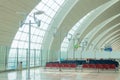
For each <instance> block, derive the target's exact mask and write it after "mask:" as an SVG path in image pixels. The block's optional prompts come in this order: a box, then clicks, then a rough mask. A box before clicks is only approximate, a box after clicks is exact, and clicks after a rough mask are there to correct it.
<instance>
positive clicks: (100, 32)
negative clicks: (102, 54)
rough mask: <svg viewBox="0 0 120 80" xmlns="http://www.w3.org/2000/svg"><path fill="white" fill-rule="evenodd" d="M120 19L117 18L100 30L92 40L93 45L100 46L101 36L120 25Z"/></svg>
mask: <svg viewBox="0 0 120 80" xmlns="http://www.w3.org/2000/svg"><path fill="white" fill-rule="evenodd" d="M119 19H120V17H117V18H116V19H114V20H113V21H112V22H110V23H108V24H107V25H105V26H104V27H103V28H102V29H100V30H99V31H98V32H97V34H95V36H94V40H92V43H94V46H95V47H96V46H97V45H98V42H99V41H101V40H100V38H99V35H100V34H102V33H103V32H105V31H106V30H108V29H110V28H111V26H114V25H116V24H118V23H119ZM103 35H104V34H103Z"/></svg>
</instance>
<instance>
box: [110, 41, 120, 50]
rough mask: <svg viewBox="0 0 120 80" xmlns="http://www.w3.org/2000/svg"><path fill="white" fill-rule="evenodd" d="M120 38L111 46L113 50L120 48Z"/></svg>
mask: <svg viewBox="0 0 120 80" xmlns="http://www.w3.org/2000/svg"><path fill="white" fill-rule="evenodd" d="M119 43H120V40H117V41H115V42H114V43H113V44H112V45H111V46H112V49H113V51H119V50H120V44H119Z"/></svg>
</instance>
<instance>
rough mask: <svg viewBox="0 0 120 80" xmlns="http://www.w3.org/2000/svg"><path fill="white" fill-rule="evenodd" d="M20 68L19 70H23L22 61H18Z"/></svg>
mask: <svg viewBox="0 0 120 80" xmlns="http://www.w3.org/2000/svg"><path fill="white" fill-rule="evenodd" d="M18 70H19V71H21V70H22V61H21V62H19V63H18Z"/></svg>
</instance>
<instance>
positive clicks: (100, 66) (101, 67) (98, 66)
mask: <svg viewBox="0 0 120 80" xmlns="http://www.w3.org/2000/svg"><path fill="white" fill-rule="evenodd" d="M96 68H98V69H104V66H103V64H96Z"/></svg>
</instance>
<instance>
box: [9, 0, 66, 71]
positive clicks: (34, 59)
mask: <svg viewBox="0 0 120 80" xmlns="http://www.w3.org/2000/svg"><path fill="white" fill-rule="evenodd" d="M63 3H64V0H41V2H40V3H39V4H38V5H37V6H36V7H35V8H34V9H33V10H32V11H31V13H29V15H28V16H27V18H26V20H25V22H26V23H28V22H29V20H31V21H34V19H33V13H34V12H36V11H43V12H44V13H43V14H41V15H38V16H36V17H37V19H39V20H41V25H40V26H39V27H36V25H32V26H31V54H30V66H31V67H33V66H42V63H45V62H46V60H47V57H45V56H46V55H47V54H46V53H42V42H43V39H44V36H45V33H46V32H47V31H48V30H47V29H48V27H49V25H50V24H51V22H52V21H54V18H55V15H56V14H57V12H58V11H59V10H60V9H62V5H63ZM28 29H29V26H28V25H23V26H22V27H21V28H19V30H18V32H17V33H16V36H15V38H14V40H13V43H12V45H11V49H10V52H9V58H8V69H16V68H17V66H18V63H19V62H22V63H23V67H26V65H27V63H26V61H27V52H28V50H27V49H28V36H29V35H28V32H29V30H28Z"/></svg>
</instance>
